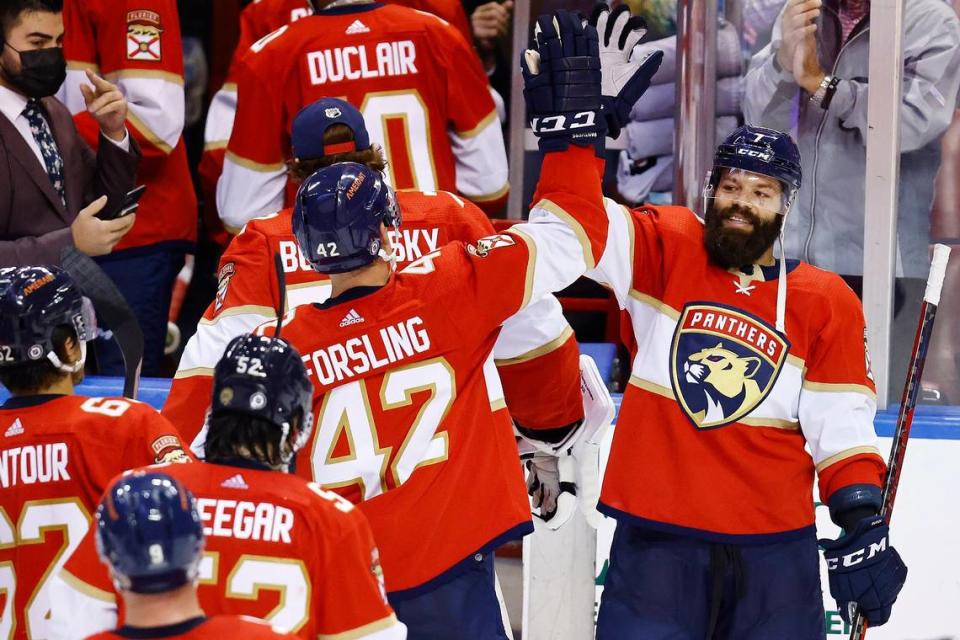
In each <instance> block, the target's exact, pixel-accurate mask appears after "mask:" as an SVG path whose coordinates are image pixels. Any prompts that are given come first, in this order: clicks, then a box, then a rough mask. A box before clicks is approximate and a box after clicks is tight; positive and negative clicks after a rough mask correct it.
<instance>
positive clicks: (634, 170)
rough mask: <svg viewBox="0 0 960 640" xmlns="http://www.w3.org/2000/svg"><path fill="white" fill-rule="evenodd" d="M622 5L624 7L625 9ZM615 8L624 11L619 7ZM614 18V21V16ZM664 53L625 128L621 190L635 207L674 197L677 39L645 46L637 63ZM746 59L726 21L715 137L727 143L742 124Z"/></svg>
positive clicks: (720, 34)
mask: <svg viewBox="0 0 960 640" xmlns="http://www.w3.org/2000/svg"><path fill="white" fill-rule="evenodd" d="M621 7H622V8H621ZM621 7H618V8H617V9H615V10H614V14H616V12H617V11H625V10H626V6H625V5H621ZM611 19H613V18H611ZM653 51H663V64H661V65H660V68H659V69H658V70H657V73H656V74H655V75H654V76H653V80H652V81H651V82H652V84H651V86H650V88H649V89H647V92H646V93H645V94H644V98H643V100H640V101H638V102H637V103H636V104H635V105H633V109H631V111H630V122H629V124H627V126H626V134H625V135H626V143H627V148H626V149H624V150H623V151H621V152H620V162H619V165H618V167H617V190H618V191H619V192H620V195H621V196H622V197H623V198H624V200H626V201H627V202H630V203H631V204H639V203H641V202H651V203H653V204H669V203H670V202H672V198H673V193H672V191H673V178H674V161H673V152H674V149H673V142H674V132H675V131H676V125H675V124H674V113H675V111H676V102H677V98H676V96H677V87H676V81H677V77H678V76H679V73H678V71H677V37H676V35H670V36H667V37H666V38H661V39H658V40H653V41H649V42H644V43H642V44H640V45H638V46H637V47H636V48H635V49H634V53H633V56H634V59H635V60H636V59H642V58H643V56H644V55H647V54H649V53H651V52H653ZM743 66H744V65H743V56H742V55H741V53H740V39H739V37H738V35H737V30H736V28H735V27H734V26H733V25H732V24H731V23H729V22H727V21H726V20H724V19H723V18H721V19H720V20H719V21H718V24H717V60H716V68H717V81H716V138H717V140H723V139H724V138H726V137H727V136H728V135H730V134H731V133H733V131H734V129H736V128H737V125H738V117H739V115H740V111H741V104H740V103H741V98H742V94H743V77H742V76H743Z"/></svg>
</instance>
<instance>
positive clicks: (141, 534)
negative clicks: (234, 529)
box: [95, 471, 203, 593]
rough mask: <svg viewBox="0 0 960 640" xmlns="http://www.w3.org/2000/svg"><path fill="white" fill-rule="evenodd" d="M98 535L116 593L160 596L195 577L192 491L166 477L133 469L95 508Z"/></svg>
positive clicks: (196, 528)
mask: <svg viewBox="0 0 960 640" xmlns="http://www.w3.org/2000/svg"><path fill="white" fill-rule="evenodd" d="M95 535H96V544H97V552H98V553H99V554H100V559H101V560H102V561H103V562H104V563H105V564H107V565H108V566H109V567H110V568H111V569H112V574H113V580H114V583H115V584H116V586H117V589H118V590H124V591H133V592H134V593H161V592H164V591H170V590H172V589H176V588H177V587H179V586H181V585H184V584H187V583H188V582H192V581H193V580H195V579H196V577H197V569H198V567H199V565H200V558H201V551H202V550H203V527H202V525H201V523H200V516H199V514H198V513H197V507H196V503H195V502H194V499H193V496H192V495H191V494H190V492H189V491H188V490H187V489H186V488H185V487H184V486H183V485H181V484H180V483H179V482H178V481H177V480H175V479H174V478H171V477H170V476H168V475H167V474H165V473H158V472H143V471H135V472H133V473H130V474H127V475H124V476H123V477H121V478H120V479H119V480H117V481H116V482H115V483H114V484H113V486H111V487H110V488H109V489H107V491H106V493H104V494H103V498H101V500H100V505H99V506H98V507H97V514H96V534H95Z"/></svg>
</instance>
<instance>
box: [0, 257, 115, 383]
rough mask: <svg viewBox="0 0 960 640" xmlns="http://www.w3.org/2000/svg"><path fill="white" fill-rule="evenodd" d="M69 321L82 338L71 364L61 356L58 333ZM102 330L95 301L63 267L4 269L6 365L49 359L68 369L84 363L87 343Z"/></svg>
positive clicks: (1, 362)
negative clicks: (78, 351) (57, 341)
mask: <svg viewBox="0 0 960 640" xmlns="http://www.w3.org/2000/svg"><path fill="white" fill-rule="evenodd" d="M64 325H65V326H68V327H70V328H71V329H72V330H73V332H74V333H75V334H76V338H77V340H78V341H79V343H80V359H79V360H78V361H77V362H74V363H71V364H66V363H63V362H62V361H61V360H60V357H59V356H58V355H57V352H56V346H57V345H55V344H54V332H55V330H56V329H57V327H60V326H64ZM95 334H96V315H95V313H94V310H93V305H92V304H91V303H90V300H88V299H87V298H84V297H83V296H82V295H81V294H80V290H79V289H78V288H77V286H76V284H75V283H74V281H73V278H71V277H70V275H69V274H68V273H67V272H66V271H64V270H63V269H60V268H59V267H10V268H6V269H0V367H12V366H17V365H23V364H29V363H33V362H38V361H40V360H43V359H44V358H46V359H47V360H49V361H50V362H51V363H52V364H53V366H54V367H56V368H57V369H59V370H60V371H63V372H64V373H72V372H76V371H79V370H80V369H82V368H83V365H84V361H85V359H86V354H87V351H86V343H87V341H88V340H92V339H93V338H94V337H95Z"/></svg>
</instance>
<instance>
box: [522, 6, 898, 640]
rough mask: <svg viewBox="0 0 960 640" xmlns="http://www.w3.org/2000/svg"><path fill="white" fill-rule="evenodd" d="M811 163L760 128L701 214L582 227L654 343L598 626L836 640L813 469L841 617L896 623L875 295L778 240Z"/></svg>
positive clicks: (619, 58) (623, 413) (618, 64)
mask: <svg viewBox="0 0 960 640" xmlns="http://www.w3.org/2000/svg"><path fill="white" fill-rule="evenodd" d="M628 20H629V13H628V12H627V11H626V10H621V11H618V12H616V13H615V14H613V15H612V16H611V15H610V14H609V13H608V11H607V10H605V9H603V10H600V11H598V12H596V13H595V14H594V16H593V19H592V22H593V23H594V24H595V25H596V27H597V29H598V31H599V32H600V35H601V44H600V55H601V57H602V59H603V84H604V94H605V95H606V96H614V95H616V94H617V91H618V87H617V83H618V82H619V81H620V78H622V77H625V76H626V75H628V72H629V70H630V69H631V68H632V67H633V65H635V64H636V62H635V61H631V60H630V55H631V51H632V48H633V42H634V41H633V40H632V39H631V38H630V37H629V36H627V34H625V32H624V31H625V29H626V28H627V27H626V25H627V23H628ZM538 29H539V30H540V31H541V32H542V34H550V35H549V36H547V37H546V38H542V40H541V45H540V48H539V54H540V55H541V56H542V55H543V53H544V49H545V48H547V49H549V48H550V47H555V48H556V47H560V46H561V45H560V44H559V43H558V42H557V40H556V39H555V38H554V37H553V35H552V33H553V27H552V25H551V24H550V23H549V21H546V22H545V21H543V20H541V22H540V24H539V25H538ZM562 46H563V47H564V48H565V47H566V46H567V43H566V42H563V43H562ZM530 57H532V58H534V59H535V58H536V55H535V53H530V52H528V58H530ZM540 77H541V76H540V75H539V74H536V75H535V74H533V73H528V74H527V78H526V79H527V89H528V91H529V90H530V89H531V85H533V83H535V82H537V81H538V79H539V78H540ZM605 102H607V103H608V104H609V100H605ZM534 114H536V111H534ZM800 179H801V175H800V158H799V153H798V151H797V148H796V145H795V144H794V143H793V141H792V140H791V139H790V137H789V136H788V135H786V134H783V133H779V132H777V131H772V130H769V129H761V128H757V127H750V126H747V127H743V128H741V129H739V130H737V131H736V132H734V133H733V134H732V135H731V136H730V137H729V138H727V139H726V140H725V141H724V142H723V143H722V144H721V145H720V147H719V148H718V150H717V154H716V157H715V162H714V167H713V170H712V172H711V173H710V176H709V179H708V181H707V184H706V186H705V189H704V196H705V202H706V211H705V220H704V222H701V221H700V220H699V219H698V218H697V217H696V215H695V214H694V213H693V212H692V211H690V210H688V209H685V208H683V207H643V208H640V209H636V210H633V211H627V210H626V209H624V208H622V207H620V206H619V205H615V204H614V203H612V202H610V203H608V205H607V212H608V215H609V218H610V227H609V229H608V230H603V233H600V234H598V233H597V231H598V229H597V228H596V227H593V228H590V229H588V228H587V227H584V228H583V233H584V234H585V235H586V237H587V238H589V240H590V242H591V243H592V244H593V245H594V246H595V247H596V254H595V255H597V256H598V261H597V264H596V267H595V268H594V269H593V270H591V271H589V272H588V273H587V275H588V276H589V277H591V278H594V279H596V280H598V281H601V282H604V283H608V284H609V285H610V287H611V288H612V289H613V291H614V293H615V295H616V296H617V299H618V300H619V302H620V304H621V306H622V307H623V308H625V309H626V310H627V311H628V312H629V314H630V319H631V322H632V326H633V332H634V334H635V338H636V343H637V344H638V345H639V350H638V353H637V355H636V357H635V359H634V362H633V367H632V374H631V379H630V384H629V386H628V388H627V390H626V392H625V394H624V400H623V404H622V406H621V410H620V415H619V418H618V421H617V427H616V430H615V435H614V440H613V447H612V451H611V453H610V458H609V462H608V465H607V468H606V475H605V478H604V484H603V490H602V494H601V501H600V507H599V509H600V510H601V512H603V513H605V514H607V515H609V516H611V517H613V518H616V519H617V521H618V526H617V531H616V535H615V538H614V541H613V547H612V550H611V559H610V569H609V572H608V573H607V576H606V584H605V590H604V593H603V599H602V604H601V607H600V612H599V620H598V632H597V637H598V638H600V639H601V640H609V639H614V638H615V639H620V638H644V639H645V640H650V639H654V640H655V639H657V638H663V639H666V638H677V637H685V638H687V637H689V638H703V637H706V638H730V639H734V638H735V639H736V640H743V639H757V640H759V639H764V640H765V639H769V638H778V639H785V640H790V639H797V640H801V639H803V640H807V639H810V638H823V637H824V624H823V620H824V612H823V607H822V600H821V591H820V583H819V564H818V550H817V539H816V531H815V526H814V504H813V500H812V499H811V495H812V490H813V479H814V474H815V473H816V474H817V476H818V479H819V489H820V496H821V499H822V501H823V502H824V503H826V504H827V505H829V508H830V513H831V516H832V518H833V520H834V521H835V522H836V523H837V524H839V525H840V526H841V527H842V528H843V529H844V532H845V534H844V536H843V537H841V538H840V539H839V540H837V541H822V542H821V544H822V545H823V547H824V548H825V552H824V553H825V556H826V559H827V566H828V568H829V569H830V590H831V593H832V594H833V596H834V598H836V600H837V602H838V605H839V607H840V611H841V613H842V615H843V616H844V617H847V616H848V615H849V613H848V611H849V605H851V604H856V605H858V606H859V607H860V611H862V612H863V613H864V614H865V616H866V617H867V619H868V621H869V623H870V625H872V626H876V625H881V624H883V623H884V622H886V620H887V619H888V617H889V615H890V610H891V606H892V605H893V602H894V601H895V600H896V597H897V594H898V592H899V591H900V589H901V587H902V585H903V582H904V579H905V577H906V567H905V566H904V564H903V562H902V561H901V559H900V557H899V555H898V554H897V552H896V551H895V550H894V549H893V548H892V547H891V546H890V540H889V535H888V531H887V525H886V524H885V523H884V520H883V519H882V518H881V517H879V516H878V515H877V514H878V511H879V508H880V495H881V492H880V486H881V481H882V477H883V473H884V470H885V465H884V462H883V460H882V458H881V457H880V455H879V453H878V451H877V440H876V435H875V433H874V430H873V418H874V414H875V409H876V403H875V395H874V383H873V380H872V377H871V373H870V370H869V364H868V359H867V354H866V352H865V344H864V319H863V313H862V309H861V305H860V303H859V301H858V300H857V298H856V296H855V295H854V294H853V292H852V291H851V290H850V289H849V288H847V286H846V285H845V284H844V283H843V281H842V280H841V279H840V278H839V277H838V276H836V275H834V274H832V273H827V272H825V271H822V270H820V269H816V268H814V267H812V266H810V265H808V264H805V263H802V262H797V261H793V260H784V259H783V258H782V257H781V258H780V259H776V258H775V256H774V252H773V247H774V241H775V240H776V238H777V237H778V235H779V233H780V230H781V228H782V226H783V220H784V218H785V216H786V215H787V214H788V213H789V210H790V205H791V203H792V200H793V197H794V195H795V194H796V192H797V189H798V188H799V186H800ZM595 184H596V183H595V182H593V181H591V185H595ZM594 194H595V197H597V196H599V194H598V193H596V192H594ZM805 447H806V448H808V449H809V453H807V451H806V450H805Z"/></svg>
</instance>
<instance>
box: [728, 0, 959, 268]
mask: <svg viewBox="0 0 960 640" xmlns="http://www.w3.org/2000/svg"><path fill="white" fill-rule="evenodd" d="M869 22H870V2H869V0H846V1H841V0H825V1H824V2H821V0H788V2H787V3H786V5H785V6H784V9H783V12H782V13H781V14H780V17H779V18H778V19H777V22H776V24H775V25H774V29H773V39H772V41H771V42H770V44H768V45H767V46H766V47H764V48H763V49H762V50H761V51H760V52H759V53H758V54H757V55H755V56H754V57H753V59H752V60H751V63H750V70H749V71H748V73H747V78H746V90H745V96H744V114H745V116H746V119H747V121H748V122H750V123H752V124H758V125H763V126H765V127H772V128H775V129H780V130H790V129H796V131H797V139H798V142H799V146H800V152H801V157H802V158H803V164H804V167H803V169H804V175H805V176H807V177H808V178H807V179H806V180H804V184H803V187H802V188H801V189H800V193H799V195H798V197H797V202H796V203H795V205H794V208H793V210H792V212H791V214H790V217H789V219H788V220H787V222H786V249H787V255H789V256H792V257H796V258H802V259H803V260H806V261H809V262H811V263H813V264H815V265H816V266H819V267H823V268H825V269H829V270H831V271H836V272H838V273H841V274H845V275H862V273H863V229H864V222H865V213H864V209H863V201H864V188H865V187H864V176H865V165H866V146H865V143H866V134H867V92H868V87H869V82H868V79H867V73H868V66H869V65H868V62H869V46H870V30H869ZM903 34H904V35H903V58H904V68H903V93H902V97H901V105H900V132H901V140H900V152H901V157H900V195H899V216H898V220H897V226H898V229H897V232H898V233H897V235H898V241H899V252H898V259H897V263H898V265H897V273H898V275H903V276H907V277H910V278H925V276H926V272H927V267H928V246H929V243H930V219H929V214H930V205H931V202H932V200H933V180H934V176H935V175H936V172H937V168H938V166H939V164H940V138H941V137H942V135H943V133H944V131H946V129H947V126H948V125H949V124H950V121H951V118H952V117H953V111H954V109H955V108H956V105H957V91H958V87H960V21H958V19H957V15H956V14H955V13H954V11H953V10H952V9H951V8H950V6H949V5H948V4H946V3H945V2H943V1H942V0H912V1H911V2H908V3H906V4H905V6H904V32H903Z"/></svg>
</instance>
